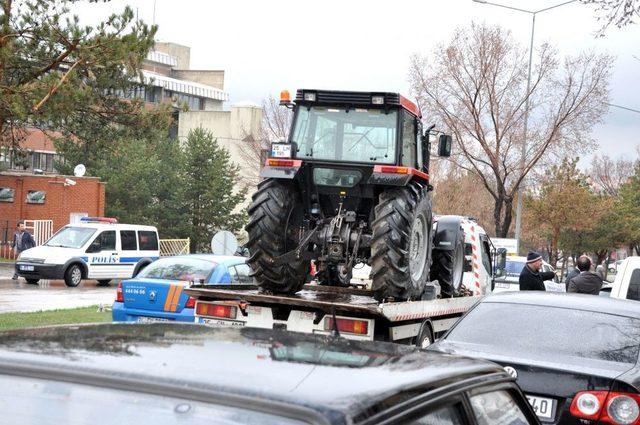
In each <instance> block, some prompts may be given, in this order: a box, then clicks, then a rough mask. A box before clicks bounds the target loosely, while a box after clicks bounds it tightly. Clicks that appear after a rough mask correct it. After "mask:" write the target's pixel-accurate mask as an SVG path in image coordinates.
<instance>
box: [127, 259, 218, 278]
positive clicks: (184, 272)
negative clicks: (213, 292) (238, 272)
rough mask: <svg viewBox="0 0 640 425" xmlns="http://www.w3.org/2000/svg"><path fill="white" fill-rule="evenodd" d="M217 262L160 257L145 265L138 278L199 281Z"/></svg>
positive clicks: (208, 273)
mask: <svg viewBox="0 0 640 425" xmlns="http://www.w3.org/2000/svg"><path fill="white" fill-rule="evenodd" d="M217 265H218V264H217V263H214V262H212V261H206V260H201V259H199V258H188V257H172V258H161V259H159V260H157V261H154V262H153V263H151V264H149V265H148V266H147V267H145V268H144V269H143V270H142V271H141V272H140V274H138V276H136V277H139V278H147V279H168V280H184V281H191V282H196V283H199V282H200V281H205V282H206V280H207V278H208V277H209V275H210V274H211V272H212V271H213V269H215V268H216V266H217Z"/></svg>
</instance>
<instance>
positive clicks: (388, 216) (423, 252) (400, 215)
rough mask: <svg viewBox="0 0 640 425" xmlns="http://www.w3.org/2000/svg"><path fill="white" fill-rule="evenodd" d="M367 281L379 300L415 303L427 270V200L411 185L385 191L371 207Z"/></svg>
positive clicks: (424, 193)
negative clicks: (369, 255)
mask: <svg viewBox="0 0 640 425" xmlns="http://www.w3.org/2000/svg"><path fill="white" fill-rule="evenodd" d="M372 227H373V240H372V243H371V277H372V289H373V292H374V297H375V298H376V299H377V300H379V301H382V300H385V299H388V298H393V299H396V300H409V299H418V298H419V297H420V296H421V295H422V291H423V290H424V288H425V285H426V283H427V281H428V279H429V268H430V266H431V233H432V232H431V228H432V212H431V198H430V197H429V194H428V193H427V190H426V188H425V187H422V186H420V185H418V184H416V183H412V184H410V185H409V186H407V187H401V188H392V189H387V190H385V191H384V192H382V193H381V194H380V198H379V202H378V205H377V206H376V207H375V220H374V221H373V226H372Z"/></svg>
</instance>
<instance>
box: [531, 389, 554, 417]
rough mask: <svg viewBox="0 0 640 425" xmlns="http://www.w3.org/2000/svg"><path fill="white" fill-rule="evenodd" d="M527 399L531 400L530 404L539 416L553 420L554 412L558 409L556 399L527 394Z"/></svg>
mask: <svg viewBox="0 0 640 425" xmlns="http://www.w3.org/2000/svg"><path fill="white" fill-rule="evenodd" d="M527 400H529V404H530V405H531V407H533V411H534V412H536V415H538V417H539V418H542V419H550V420H553V413H554V412H555V410H556V409H555V408H556V401H555V400H554V399H552V398H545V397H537V396H533V395H527Z"/></svg>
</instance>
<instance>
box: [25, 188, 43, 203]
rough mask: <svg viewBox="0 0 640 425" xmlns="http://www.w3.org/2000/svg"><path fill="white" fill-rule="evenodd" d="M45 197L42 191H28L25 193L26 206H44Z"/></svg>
mask: <svg viewBox="0 0 640 425" xmlns="http://www.w3.org/2000/svg"><path fill="white" fill-rule="evenodd" d="M46 196H47V193H46V192H45V191H44V190H30V191H28V192H27V204H44V199H45V197H46Z"/></svg>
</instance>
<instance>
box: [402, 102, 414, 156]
mask: <svg viewBox="0 0 640 425" xmlns="http://www.w3.org/2000/svg"><path fill="white" fill-rule="evenodd" d="M416 142H417V139H416V119H415V118H414V117H413V115H411V114H410V113H408V112H406V111H404V112H403V113H402V165H405V166H407V167H413V168H415V167H416V150H417V145H416Z"/></svg>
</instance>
